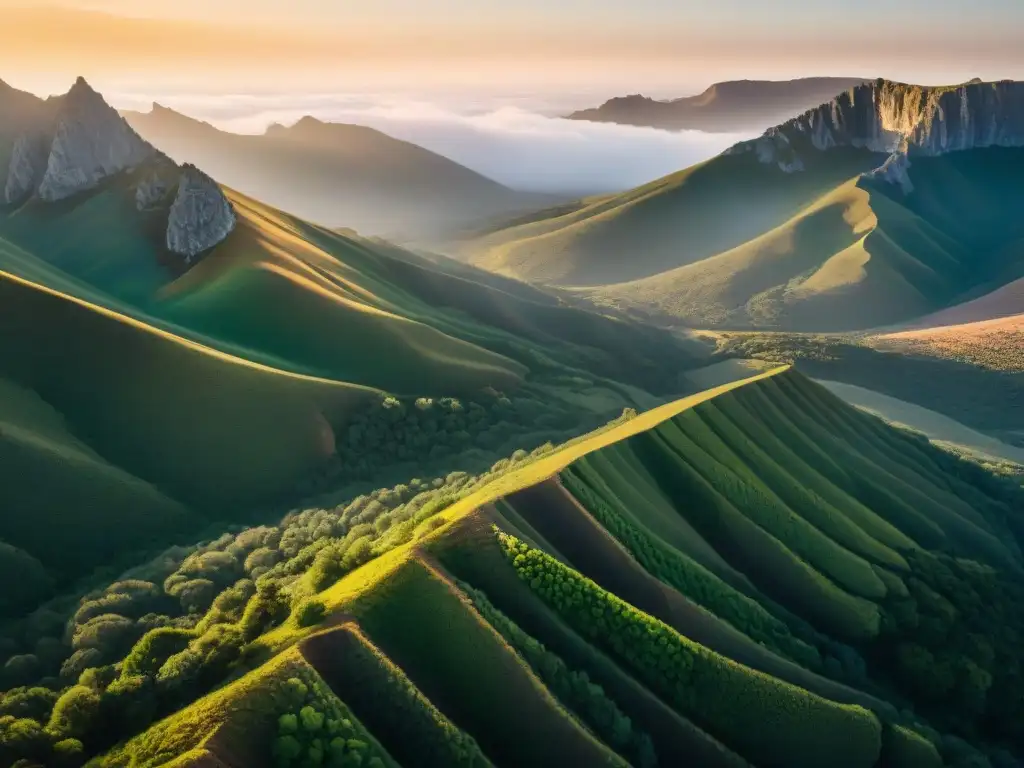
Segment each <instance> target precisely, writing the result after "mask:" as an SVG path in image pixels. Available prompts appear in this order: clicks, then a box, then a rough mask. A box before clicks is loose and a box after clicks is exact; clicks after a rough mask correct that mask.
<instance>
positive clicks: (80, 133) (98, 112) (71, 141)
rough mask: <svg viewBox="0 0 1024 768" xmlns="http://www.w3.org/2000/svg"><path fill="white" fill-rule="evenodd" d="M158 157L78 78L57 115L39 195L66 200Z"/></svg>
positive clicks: (100, 97) (53, 199) (115, 111)
mask: <svg viewBox="0 0 1024 768" xmlns="http://www.w3.org/2000/svg"><path fill="white" fill-rule="evenodd" d="M156 156H157V151H156V149H154V148H153V147H152V146H151V145H150V144H148V143H147V142H145V141H143V139H142V138H141V137H140V136H139V135H138V134H137V133H135V131H133V130H132V129H131V127H130V126H129V125H128V123H127V122H125V120H124V118H122V117H121V116H120V115H119V114H118V113H117V110H115V109H114V108H113V107H111V106H109V105H108V104H107V103H106V102H105V101H104V100H103V97H102V96H100V95H99V94H98V93H96V91H94V90H93V89H92V88H90V87H89V84H88V83H86V82H85V80H83V79H82V78H79V79H78V81H77V82H76V83H75V84H74V86H72V88H71V90H70V91H68V93H67V94H66V95H65V96H64V97H63V103H62V104H61V106H60V109H59V111H58V115H57V122H56V125H55V127H54V131H53V143H52V145H51V146H50V156H49V159H48V161H47V166H46V173H45V174H44V176H43V179H42V181H41V182H40V184H39V189H38V195H39V197H40V198H41V199H43V200H46V201H49V202H53V201H56V200H63V199H65V198H67V197H71V196H72V195H74V194H77V193H79V192H83V191H85V190H88V189H92V188H93V187H95V186H96V185H97V184H99V183H100V182H101V181H103V180H104V179H107V178H109V177H110V176H113V175H115V174H117V173H121V172H122V171H126V170H130V169H133V168H136V167H138V166H139V165H141V164H142V163H144V162H146V161H147V160H150V159H152V158H154V157H156Z"/></svg>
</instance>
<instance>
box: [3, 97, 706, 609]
mask: <svg viewBox="0 0 1024 768" xmlns="http://www.w3.org/2000/svg"><path fill="white" fill-rule="evenodd" d="M5 97H6V99H7V100H8V101H7V102H6V103H5V108H4V110H3V112H2V113H3V114H9V113H10V112H9V111H8V107H9V106H10V109H12V110H13V106H18V107H20V108H22V110H23V111H21V112H17V113H15V114H18V115H19V116H23V119H22V118H21V117H19V119H22V122H21V123H20V124H19V125H18V131H12V132H11V133H10V134H8V136H7V138H6V141H5V144H4V145H3V146H2V148H0V149H2V152H3V155H4V157H7V158H9V163H8V168H9V170H8V173H7V176H6V178H5V179H4V180H3V181H4V185H3V189H4V192H5V198H4V199H5V201H6V202H5V204H4V205H3V206H2V207H0V295H2V297H3V298H2V299H0V302H2V305H3V307H4V312H3V314H2V316H0V389H2V392H3V398H2V402H3V413H2V414H0V425H2V429H0V435H2V440H3V442H4V444H5V446H6V452H5V455H7V456H8V457H9V458H8V459H7V460H5V462H4V465H3V468H2V470H0V471H2V473H3V478H4V479H3V483H2V486H3V490H2V492H0V494H2V496H0V498H3V500H4V503H5V505H6V506H8V507H10V508H15V507H17V508H19V509H21V510H22V514H21V515H19V516H16V517H10V516H5V517H2V518H0V539H2V540H3V541H5V542H7V544H9V545H15V546H17V547H19V548H21V549H24V550H25V551H27V552H28V553H30V554H31V555H32V556H34V557H38V558H41V559H42V560H43V562H44V563H45V564H46V565H47V567H48V568H53V569H54V574H55V578H58V579H64V578H70V577H73V576H75V575H76V574H77V573H80V572H81V570H82V569H83V568H88V567H92V566H93V565H95V563H96V562H97V558H99V559H102V558H104V557H106V556H108V555H109V554H110V553H111V552H112V551H120V550H123V549H124V548H125V547H129V548H130V546H132V545H141V544H142V543H143V542H146V541H149V540H150V537H153V536H161V535H166V534H168V533H169V532H180V531H184V530H188V529H190V528H194V527H195V526H196V525H198V524H200V523H202V521H203V520H208V519H210V518H211V516H214V517H220V518H224V517H227V518H230V517H233V516H235V515H237V514H239V513H240V512H241V511H243V510H246V509H248V508H249V507H251V506H252V505H254V504H256V505H259V504H263V503H267V502H274V503H278V501H279V500H280V499H281V498H287V497H288V495H289V494H295V493H298V490H297V489H298V488H299V487H300V486H301V487H306V486H309V484H310V483H315V482H316V478H317V477H319V476H322V475H323V474H324V473H325V472H334V471H336V470H337V467H336V466H335V467H334V468H333V469H332V468H331V467H332V463H336V462H337V461H338V460H339V458H338V457H339V453H338V451H339V450H341V451H342V452H343V451H344V450H345V448H344V446H345V445H346V440H347V439H348V438H347V435H348V433H347V432H346V429H347V427H346V424H347V423H348V421H349V420H350V418H351V414H352V413H353V412H357V411H360V410H366V409H369V412H373V411H374V408H375V407H377V406H379V404H380V403H381V402H383V401H384V399H385V398H387V397H398V398H400V399H401V401H402V402H404V401H405V400H406V399H410V398H411V399H410V400H409V402H410V403H411V402H412V401H414V400H416V398H419V397H426V398H445V397H448V398H451V397H454V398H464V399H465V400H466V402H467V404H468V402H469V401H471V400H472V401H473V402H476V400H480V403H477V405H476V408H478V409H480V411H479V413H478V412H477V411H474V414H475V415H476V416H479V418H478V419H477V421H476V422H474V423H475V424H476V426H477V427H481V428H483V427H484V425H486V424H491V423H492V421H493V425H497V429H496V430H495V432H494V433H493V435H492V439H493V440H495V441H496V442H495V445H497V444H498V443H504V442H510V441H516V440H517V435H525V437H523V438H522V439H524V440H526V441H529V440H535V439H538V438H539V437H540V436H542V435H546V434H555V433H557V432H558V431H559V429H564V428H565V427H566V426H567V425H568V424H569V423H570V422H571V421H573V419H575V418H576V417H570V416H569V413H570V412H572V413H576V414H577V416H580V417H582V418H583V419H584V420H587V419H592V418H600V416H607V415H609V414H612V415H614V414H616V413H618V412H621V410H622V408H623V407H625V406H627V405H631V404H632V403H633V399H632V397H631V396H630V395H629V393H628V387H625V388H624V386H623V385H624V384H629V383H633V384H636V385H639V386H642V387H645V388H648V389H653V390H655V391H656V390H658V389H659V388H661V389H666V390H670V389H671V388H672V387H674V386H675V384H676V375H677V374H676V373H674V372H671V371H664V370H662V369H661V367H660V363H659V361H660V359H661V358H662V357H663V355H665V354H666V347H665V344H668V345H669V348H670V349H671V350H672V351H669V352H668V354H669V355H676V356H677V359H678V361H679V362H680V364H681V365H683V366H686V365H687V364H689V363H688V362H687V361H689V360H691V358H692V357H693V351H692V350H690V349H687V348H686V346H685V345H683V344H679V343H675V342H673V341H672V340H671V339H670V338H669V337H668V335H667V334H664V333H663V332H660V331H657V330H655V329H651V328H647V327H644V326H641V325H637V324H635V323H629V322H621V321H615V320H611V319H609V318H604V317H601V316H599V315H596V314H592V313H588V312H586V311H582V310H579V309H576V308H573V307H570V306H566V305H563V304H560V303H559V302H558V301H557V300H555V299H553V298H551V297H550V296H548V295H547V294H544V293H542V292H540V291H538V290H535V289H531V288H529V287H528V286H525V285H521V284H515V285H514V286H512V285H510V286H508V287H507V290H503V289H502V288H503V287H506V286H503V284H502V283H501V282H500V281H495V280H489V279H488V278H486V277H485V276H482V277H481V279H480V280H479V281H476V280H474V279H472V278H473V276H474V272H473V270H469V269H467V268H464V267H460V268H458V269H455V268H448V269H445V268H443V267H438V266H436V265H434V264H432V263H431V262H429V261H428V260H426V259H425V258H423V257H421V256H418V255H417V254H414V253H411V252H408V251H404V250H402V249H400V248H397V247H395V246H392V245H390V244H388V243H385V242H382V241H374V240H368V239H364V238H360V237H358V236H356V235H354V234H352V233H351V232H350V231H349V232H348V233H346V234H341V233H339V232H335V231H332V230H328V229H325V228H322V227H318V226H316V225H313V224H310V223H307V222H306V221H304V220H301V219H299V218H296V217H294V216H291V215H288V214H285V213H282V212H280V211H278V210H276V209H274V208H272V207H270V206H267V205H264V204H263V203H260V202H257V201H255V200H253V199H252V198H249V197H247V196H244V195H242V194H240V193H238V192H235V191H233V190H231V189H228V188H222V187H221V186H219V185H218V184H216V183H215V182H213V181H212V179H211V178H210V177H209V176H207V175H206V174H205V173H204V172H202V171H199V170H198V169H197V168H195V167H194V166H191V165H183V166H177V165H175V164H174V163H173V162H172V161H171V160H169V159H168V158H167V156H166V155H164V154H163V153H162V152H160V151H159V150H157V149H155V148H154V147H153V146H152V145H151V144H149V143H148V142H146V141H145V140H144V139H142V138H141V137H139V135H138V134H136V133H135V132H134V130H133V129H132V128H131V127H130V125H129V124H128V123H127V122H126V121H125V120H124V118H122V117H121V116H119V115H118V113H117V112H116V111H115V110H114V109H112V108H111V107H109V106H108V105H107V104H106V103H105V102H104V100H103V99H102V97H101V96H100V95H99V94H98V93H96V92H95V91H94V90H92V88H90V87H89V85H88V84H87V83H86V82H85V81H84V80H81V79H80V80H79V81H78V82H76V83H75V85H74V86H73V87H72V88H71V90H70V91H69V92H68V93H67V94H66V95H64V96H59V97H54V98H52V99H49V100H47V101H42V100H38V99H35V98H34V97H31V98H28V97H26V96H25V95H24V94H20V93H18V92H15V91H8V92H6V96H5ZM12 105H13V106H12ZM328 130H330V129H328ZM19 131H20V132H19ZM15 134H16V135H15ZM286 141H288V140H286ZM454 266H456V267H457V266H458V265H454ZM495 286H497V287H495ZM382 350H386V353H382ZM586 370H589V371H591V372H592V373H581V371H586ZM620 374H621V375H620ZM573 376H583V377H589V378H584V379H581V381H588V382H589V384H588V385H587V386H591V387H593V388H594V395H593V398H592V400H591V401H589V402H587V401H586V400H585V398H584V399H582V400H581V399H578V398H576V399H574V398H569V399H568V400H564V401H562V403H563V404H561V405H557V406H556V407H555V408H554V411H551V409H550V408H549V409H548V410H549V411H550V412H552V413H554V412H556V411H557V412H562V414H563V415H562V416H560V417H555V416H551V417H549V418H548V419H546V420H541V421H540V423H539V424H531V423H530V422H529V421H527V422H523V423H521V424H518V425H517V424H512V423H509V421H508V419H509V417H510V415H511V413H512V412H509V414H506V416H505V417H504V419H502V418H498V416H497V411H494V412H493V413H492V414H491V416H489V417H487V418H484V417H483V416H482V415H480V414H483V413H485V412H487V409H491V410H493V408H495V407H498V406H497V405H496V403H497V401H498V400H500V401H501V403H507V404H508V407H509V408H514V407H516V406H517V405H521V406H522V407H524V408H532V407H534V404H535V398H538V397H540V398H547V397H556V398H557V397H558V395H557V394H555V393H558V392H561V391H562V390H563V389H565V387H566V386H567V385H566V383H565V382H568V381H570V380H571V379H572V378H573ZM606 376H610V378H612V379H616V380H618V381H619V382H621V383H607V384H606V383H602V382H603V381H604V379H605V377H606ZM527 377H529V379H530V381H529V382H527V381H526V379H527ZM560 381H561V382H562V383H559V382H560ZM545 382H546V383H545ZM505 393H507V394H508V396H509V397H508V398H506V397H505ZM527 393H530V394H527ZM396 402H398V401H396ZM374 404H376V405H374ZM403 407H404V406H403ZM410 407H411V406H410ZM445 407H447V406H445ZM501 407H504V406H501ZM459 408H462V406H459ZM616 408H617V410H616ZM499 410H500V407H499ZM460 412H461V411H460ZM585 413H589V414H591V415H589V416H586V415H584V414H585ZM492 417H493V418H492ZM460 419H461V417H458V418H456V417H453V424H455V423H461V422H460ZM480 419H483V421H480ZM454 431H456V432H457V431H459V430H454ZM526 433H530V434H529V435H527V434H526ZM466 437H468V435H466ZM459 439H460V440H463V439H464V438H463V437H462V436H460V438H459ZM545 439H546V438H545ZM435 442H436V443H437V444H438V446H439V447H438V448H437V450H436V451H435V457H439V458H438V460H439V461H442V462H443V461H449V460H451V459H450V457H449V458H445V457H446V456H449V454H451V455H454V454H457V453H459V451H461V450H462V449H463V448H468V447H469V445H468V443H463V442H459V441H456V442H453V443H451V445H450V446H449V448H444V447H443V446H444V444H445V441H444V439H442V438H436V439H435ZM541 442H543V440H541ZM339 446H340V448H339ZM517 447H518V446H517ZM393 450H394V451H395V452H396V453H397V452H399V451H398V448H397V447H394V448H393ZM364 453H365V452H364ZM371 454H372V452H371V453H365V455H366V456H370V455H371ZM403 454H404V450H403ZM396 460H397V458H396ZM370 469H372V467H370V468H367V469H366V471H370ZM44 476H45V477H46V478H47V481H46V484H47V487H48V491H47V493H46V494H45V495H41V494H40V493H39V487H40V485H39V483H40V478H41V477H44ZM70 510H74V513H70ZM97 520H103V521H105V523H104V527H103V528H102V529H100V528H97V526H96V521H97ZM106 526H109V527H110V529H111V532H104V531H106ZM93 534H98V535H99V538H93ZM86 539H88V540H89V541H90V545H89V546H79V545H81V544H82V542H83V541H85V540H86ZM26 594H27V593H26Z"/></svg>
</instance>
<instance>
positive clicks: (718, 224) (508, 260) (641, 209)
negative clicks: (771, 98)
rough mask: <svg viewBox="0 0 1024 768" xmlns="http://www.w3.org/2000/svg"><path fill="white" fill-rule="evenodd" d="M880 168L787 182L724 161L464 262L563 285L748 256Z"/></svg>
mask: <svg viewBox="0 0 1024 768" xmlns="http://www.w3.org/2000/svg"><path fill="white" fill-rule="evenodd" d="M870 162H871V156H870V155H865V154H862V153H849V154H846V153H837V155H836V156H835V163H833V164H832V165H831V166H825V165H823V166H821V167H820V168H815V169H813V171H812V172H809V173H806V174H792V175H785V174H782V173H781V172H779V171H778V170H777V169H773V168H770V167H767V166H762V165H758V164H757V163H756V162H754V161H752V159H751V158H750V157H744V156H732V157H729V156H720V157H716V158H714V159H712V160H709V161H707V162H706V163H702V164H700V165H696V166H693V167H691V168H688V169H686V170H684V171H680V172H678V173H676V174H673V175H671V176H666V177H665V178H663V179H659V180H657V181H654V182H651V183H650V184H647V185H645V186H643V187H638V188H637V189H634V190H631V191H629V192H625V193H623V194H621V195H618V196H616V197H612V198H607V199H600V200H596V201H594V202H593V203H591V204H590V205H588V206H585V207H583V208H581V209H579V210H577V211H573V212H570V213H568V214H563V215H560V216H559V215H555V216H553V217H551V218H546V219H541V220H538V221H534V222H529V223H526V224H522V225H519V226H513V227H511V228H508V229H505V230H501V231H498V232H495V233H491V234H489V235H486V236H484V237H482V238H480V239H479V240H476V241H473V242H470V243H467V244H464V246H463V248H462V252H463V254H464V255H466V256H467V257H468V258H469V260H470V261H471V262H472V263H475V264H477V265H478V266H483V267H486V268H488V269H491V270H493V271H497V272H501V273H505V274H513V275H517V276H519V277H524V278H529V279H535V280H543V281H548V282H554V283H557V284H560V285H603V284H609V283H620V282H625V281H627V280H635V279H639V278H643V277H647V276H650V275H656V274H658V273H661V272H664V271H666V270H669V269H673V268H675V267H679V266H682V265H684V264H691V263H696V262H698V261H700V260H701V259H705V258H708V257H710V256H713V255H715V254H717V253H721V252H723V251H726V250H728V249H730V248H734V247H737V246H740V245H741V244H742V243H744V242H746V241H747V240H749V239H751V238H754V237H756V236H758V235H760V234H762V233H763V232H766V231H768V230H770V229H772V228H773V227H775V226H778V225H780V224H782V223H783V222H785V221H786V220H788V219H789V218H790V217H791V216H793V215H794V214H796V213H797V212H798V211H800V210H801V209H802V208H804V207H806V206H807V205H809V204H811V203H812V202H813V201H814V200H816V199H818V198H819V197H821V196H822V195H823V194H825V193H827V192H828V191H829V190H831V189H833V188H834V187H835V186H836V185H837V184H840V183H841V182H843V181H845V180H847V179H849V178H851V177H852V176H855V175H856V174H858V173H860V172H861V171H864V170H867V169H868V166H869V165H870ZM627 254H628V255H629V258H624V256H625V255H627Z"/></svg>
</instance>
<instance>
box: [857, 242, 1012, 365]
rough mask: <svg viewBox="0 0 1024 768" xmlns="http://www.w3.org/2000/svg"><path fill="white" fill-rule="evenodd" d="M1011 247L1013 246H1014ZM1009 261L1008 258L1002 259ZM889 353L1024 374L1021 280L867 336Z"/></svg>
mask: <svg viewBox="0 0 1024 768" xmlns="http://www.w3.org/2000/svg"><path fill="white" fill-rule="evenodd" d="M1015 250H1016V249H1015ZM1007 261H1008V262H1009V263H1010V264H1013V263H1014V261H1013V260H1012V259H1007ZM866 343H867V344H870V345H871V346H873V347H875V348H877V349H882V350H889V351H897V352H903V353H907V354H914V355H925V356H930V357H939V358H943V359H949V360H955V361H960V362H967V363H971V364H973V365H978V366H981V367H982V368H986V369H990V370H995V371H1003V372H1009V373H1022V372H1024V359H1021V354H1020V350H1021V348H1022V344H1024V280H1021V279H1017V280H1014V281H1013V282H1011V283H1008V284H1007V285H1004V286H1003V287H1002V288H998V289H996V290H995V291H992V292H991V293H986V294H984V295H983V296H979V297H978V298H976V299H971V300H970V301H966V302H963V303H962V304H957V305H955V306H953V307H950V308H948V309H944V310H941V311H939V312H935V313H933V314H931V315H927V316H926V317H922V318H920V319H918V320H915V321H914V322H912V323H908V324H906V325H904V326H901V327H898V328H896V329H892V330H889V331H888V332H885V333H877V334H873V335H872V336H870V337H868V338H867V339H866Z"/></svg>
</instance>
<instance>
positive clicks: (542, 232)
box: [456, 81, 1024, 332]
mask: <svg viewBox="0 0 1024 768" xmlns="http://www.w3.org/2000/svg"><path fill="white" fill-rule="evenodd" d="M875 94H877V98H876V95H875ZM1022 100H1024V90H1022V89H1020V88H1017V87H1016V85H1015V84H1013V83H980V82H979V83H971V84H966V85H964V86H961V87H959V88H954V87H949V88H933V89H929V88H922V87H918V86H907V85H902V84H896V83H888V82H886V81H878V82H876V83H869V84H865V85H863V86H858V87H857V88H854V89H852V90H850V91H848V92H846V93H843V94H841V95H840V96H839V97H837V98H836V99H834V100H833V101H832V102H830V103H829V104H826V105H823V106H822V107H819V108H816V109H812V110H810V111H808V112H806V113H805V114H803V115H800V116H799V117H797V118H794V119H793V120H791V121H788V122H786V123H784V124H782V125H780V126H778V127H777V128H772V129H770V130H769V131H767V132H766V133H765V135H764V136H762V137H761V138H759V139H756V140H754V141H750V142H743V143H741V144H739V145H737V146H736V147H733V148H732V149H730V150H727V151H726V152H725V153H723V154H722V155H720V156H718V157H716V158H713V159H712V160H709V161H707V162H705V163H703V164H701V165H698V166H695V167H693V168H689V169H686V170H683V171H680V172H679V173H676V174H674V175H671V176H667V177H665V178H664V179H660V180H658V181H655V182H652V183H650V184H648V185H645V186H643V187H640V188H637V189H635V190H631V191H629V192H625V193H623V194H621V195H617V196H612V197H608V198H601V199H597V200H590V201H584V203H583V204H581V205H580V206H577V207H573V206H568V207H564V208H562V209H554V210H552V211H550V212H549V213H548V214H540V215H539V216H538V217H536V218H533V219H530V220H525V221H523V220H521V221H519V222H513V223H511V224H509V225H508V226H505V227H503V228H498V229H492V230H491V231H488V232H485V233H482V234H479V235H477V236H475V237H472V238H469V239H467V240H465V241H463V242H461V243H459V244H457V246H456V248H457V250H458V252H459V253H460V254H461V255H462V256H463V257H464V258H465V259H466V260H467V261H469V262H470V263H472V264H475V265H477V266H481V267H484V268H486V269H490V270H492V271H495V272H499V273H501V274H505V275H511V276H516V277H520V278H524V279H529V280H536V281H541V282H546V283H550V284H553V285H556V286H560V287H563V288H567V289H571V290H569V291H567V292H566V295H572V296H575V297H576V298H577V299H578V300H579V301H581V302H584V303H589V304H592V305H597V306H600V307H605V308H613V309H615V310H618V311H622V312H626V313H629V314H633V315H635V316H638V317H645V318H648V319H653V320H655V321H656V322H659V323H663V324H664V323H667V324H672V325H677V326H684V327H687V326H688V327H697V328H709V327H710V328H722V329H731V330H740V329H774V330H786V331H816V332H826V331H851V330H861V329H866V328H872V327H877V326H882V325H890V324H894V323H902V322H906V321H908V320H911V319H914V318H919V317H921V316H923V315H927V314H929V313H932V312H935V311H937V310H940V309H942V308H944V307H948V306H951V305H954V304H957V303H959V302H961V301H964V300H967V299H970V298H974V297H975V296H977V295H979V294H980V293H984V292H986V291H992V290H994V289H996V288H998V287H999V286H1000V285H1002V284H1005V283H1007V282H1010V281H1012V280H1015V279H1017V278H1019V277H1020V275H1021V273H1022V269H1024V263H1022V262H1021V258H1020V257H1021V253H1020V249H1019V247H1017V246H1018V245H1019V243H1020V240H1021V238H1022V236H1024V229H1022V225H1021V221H1020V217H1019V216H1018V215H1017V214H1016V211H1019V210H1020V207H1021V205H1022V204H1024V194H1022V191H1021V186H1020V184H1019V183H1018V182H1017V180H1018V179H1019V177H1020V173H1021V171H1022V169H1024V149H1021V144H1022V143H1024V138H1021V137H1022V136H1024V126H1019V125H1018V122H1019V121H1018V120H1017V117H1015V115H1016V114H1017V113H1015V112H1014V111H1013V110H1014V109H1017V108H1018V107H1019V104H1020V103H1021V101H1022ZM954 102H955V103H954ZM892 105H896V106H892ZM890 107H891V110H890V111H892V114H890V113H889V111H886V110H889V109H890ZM900 110H903V111H900ZM904 112H905V113H906V114H904ZM954 112H955V113H956V114H960V113H961V112H964V113H968V114H970V115H971V119H972V120H973V121H976V122H977V124H979V125H987V124H992V125H995V126H997V127H996V128H994V129H993V131H992V132H990V135H988V134H985V133H984V132H983V131H980V129H979V131H978V132H977V134H976V135H975V134H974V133H972V130H973V129H971V128H969V127H967V125H966V124H965V125H962V126H961V125H959V124H957V123H955V122H949V121H950V120H951V118H948V116H949V115H950V114H953V113H954ZM943 121H946V122H943ZM973 124H974V123H971V125H973ZM901 131H902V132H903V133H904V134H905V135H904V136H903V137H902V139H901V140H902V141H903V142H904V143H905V144H907V143H909V146H908V148H907V149H906V150H905V151H904V150H901V149H899V147H898V146H896V144H898V140H897V139H898V137H899V134H900V132H901ZM940 136H942V137H946V138H942V139H939V138H937V137H940ZM986 136H989V137H988V138H986ZM886 137H889V138H886ZM892 137H897V138H892ZM886 142H889V143H886ZM890 144H892V146H890ZM891 153H892V154H891Z"/></svg>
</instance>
